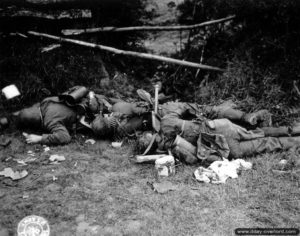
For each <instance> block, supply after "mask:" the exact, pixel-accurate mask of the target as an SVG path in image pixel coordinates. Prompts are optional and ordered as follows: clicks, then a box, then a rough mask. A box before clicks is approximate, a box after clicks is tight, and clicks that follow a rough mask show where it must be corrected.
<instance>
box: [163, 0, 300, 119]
mask: <svg viewBox="0 0 300 236" xmlns="http://www.w3.org/2000/svg"><path fill="white" fill-rule="evenodd" d="M180 10H181V16H180V19H179V22H180V23H181V24H195V23H199V22H204V21H208V20H211V19H218V18H222V17H227V16H229V15H235V16H236V18H235V19H234V20H233V21H232V22H231V23H226V24H222V25H215V26H209V27H207V28H205V29H200V30H194V31H193V32H191V33H190V40H189V42H188V43H187V45H186V49H185V51H184V52H183V55H184V57H185V58H186V59H188V60H190V61H198V62H199V60H200V58H201V55H202V54H203V61H202V63H204V64H209V65H216V66H220V67H223V68H226V67H227V71H226V72H225V73H223V74H215V73H211V72H205V71H200V72H199V71H198V72H197V71H196V70H194V71H193V70H190V69H189V70H187V69H185V68H177V70H176V72H175V73H174V70H175V69H174V70H173V71H171V72H167V75H166V76H165V81H166V82H165V83H166V84H168V87H169V89H170V92H171V91H172V92H173V91H175V92H176V91H177V92H178V93H180V95H179V96H184V97H185V98H188V99H190V100H191V101H197V102H199V103H218V102H220V99H221V100H222V99H223V100H224V99H229V98H230V99H233V100H237V101H238V104H239V105H240V107H242V108H243V109H245V110H248V111H252V110H257V109H260V108H268V109H270V110H271V111H272V112H273V113H274V114H275V116H274V117H275V121H278V122H281V123H282V122H283V123H286V122H290V118H295V117H291V115H293V116H294V115H295V114H292V113H295V111H294V110H295V109H294V110H293V109H289V108H291V107H294V106H297V104H298V102H299V98H300V94H299V92H298V91H297V88H298V85H299V79H300V68H299V64H300V24H299V22H300V14H299V12H300V1H298V0H287V1H280V0H242V1H241V0H228V1H223V0H188V1H185V2H184V3H183V4H182V5H181V6H180ZM203 48H204V50H203ZM170 78H172V79H170ZM186 85H189V86H188V88H187V86H186ZM178 87H179V88H180V87H181V88H184V89H178Z"/></svg>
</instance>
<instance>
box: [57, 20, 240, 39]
mask: <svg viewBox="0 0 300 236" xmlns="http://www.w3.org/2000/svg"><path fill="white" fill-rule="evenodd" d="M234 18H235V16H228V17H226V18H222V19H218V20H211V21H206V22H202V23H199V24H195V25H175V26H133V27H124V28H116V27H99V28H88V29H64V30H62V31H61V32H62V34H64V35H79V34H88V33H97V32H124V31H178V30H191V29H196V28H201V27H205V26H208V25H213V24H218V23H222V22H226V21H230V20H232V19H234Z"/></svg>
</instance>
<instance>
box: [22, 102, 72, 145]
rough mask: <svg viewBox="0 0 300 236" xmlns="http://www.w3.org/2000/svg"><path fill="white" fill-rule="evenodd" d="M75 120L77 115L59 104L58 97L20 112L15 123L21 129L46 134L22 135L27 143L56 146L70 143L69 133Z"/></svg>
mask: <svg viewBox="0 0 300 236" xmlns="http://www.w3.org/2000/svg"><path fill="white" fill-rule="evenodd" d="M76 120H77V114H76V111H75V110H74V109H72V108H71V107H69V106H67V105H65V104H63V103H61V102H60V101H59V99H58V97H50V98H46V99H45V100H43V101H42V102H41V103H38V104H35V105H34V106H32V107H29V108H25V109H23V110H21V111H20V113H19V115H18V121H17V123H18V126H19V128H21V129H28V128H29V129H31V130H40V129H43V130H44V131H46V132H47V134H42V135H37V134H27V133H24V136H25V138H26V142H27V143H31V144H36V143H41V144H46V145H57V144H66V143H69V142H70V141H71V136H70V134H69V131H70V130H72V128H73V124H75V123H76Z"/></svg>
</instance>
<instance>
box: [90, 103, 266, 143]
mask: <svg viewBox="0 0 300 236" xmlns="http://www.w3.org/2000/svg"><path fill="white" fill-rule="evenodd" d="M231 105H232V104H228V103H224V104H221V105H220V106H199V105H198V104H195V103H183V102H168V103H165V104H162V105H160V106H159V109H158V115H159V116H160V117H164V116H165V115H167V114H170V113H175V114H180V116H182V115H185V116H189V117H192V118H195V117H199V116H201V117H203V118H204V117H206V118H211V119H214V118H228V119H230V120H233V121H236V122H238V121H240V122H244V123H246V124H249V125H257V124H258V123H267V125H269V124H270V122H271V115H270V113H269V112H268V111H267V110H261V111H258V112H255V113H245V112H242V111H240V110H237V109H233V108H232V106H231ZM111 111H112V113H111V114H110V115H109V116H106V117H104V116H102V115H99V116H98V117H96V119H95V120H94V121H93V122H92V125H91V127H92V130H93V132H94V133H95V135H97V136H98V137H119V138H121V137H124V136H130V135H134V133H135V132H136V131H140V130H147V129H148V130H150V129H151V106H150V105H149V104H147V103H128V102H117V103H115V104H114V105H113V106H112V108H111Z"/></svg>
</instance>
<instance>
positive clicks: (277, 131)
mask: <svg viewBox="0 0 300 236" xmlns="http://www.w3.org/2000/svg"><path fill="white" fill-rule="evenodd" d="M299 128H300V127H299ZM261 129H262V130H263V131H264V133H265V136H266V137H282V136H285V137H288V136H290V135H291V134H290V129H289V127H285V126H282V127H278V128H277V127H262V128H261ZM299 131H300V129H299ZM299 134H300V133H299Z"/></svg>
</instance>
